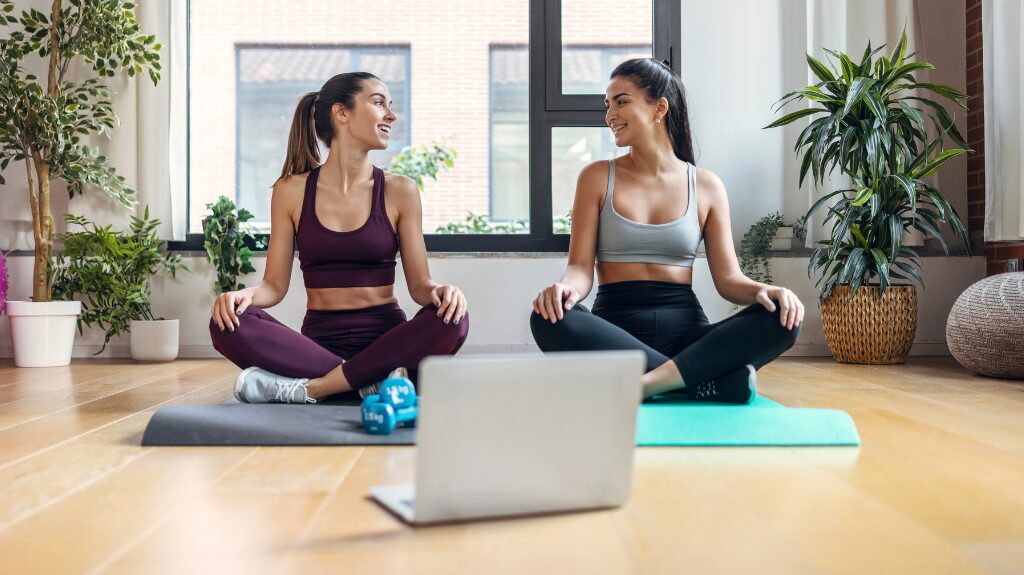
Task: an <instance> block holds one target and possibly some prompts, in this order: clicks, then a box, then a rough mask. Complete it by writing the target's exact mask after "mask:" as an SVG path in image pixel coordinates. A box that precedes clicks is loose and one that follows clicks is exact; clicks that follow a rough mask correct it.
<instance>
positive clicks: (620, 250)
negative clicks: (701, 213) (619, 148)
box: [597, 160, 701, 267]
mask: <svg viewBox="0 0 1024 575" xmlns="http://www.w3.org/2000/svg"><path fill="white" fill-rule="evenodd" d="M686 170H687V172H688V174H689V180H690V185H689V188H690V194H689V195H690V199H689V201H688V202H687V203H686V212H685V213H684V214H683V216H682V217H681V218H679V219H678V220H675V221H672V222H668V223H665V224H642V223H640V222H634V221H633V220H629V219H626V218H625V217H623V216H622V215H620V214H619V213H618V212H616V211H615V204H614V202H613V201H612V198H613V195H614V191H615V160H610V161H609V162H608V192H607V193H606V194H605V199H604V207H602V208H601V216H600V218H599V219H598V226H597V261H599V262H630V263H649V264H668V265H672V266H683V267H693V258H694V257H696V255H697V247H698V246H699V245H700V241H701V230H700V223H699V220H698V219H697V168H696V167H695V166H694V165H693V164H690V163H689V162H687V163H686Z"/></svg>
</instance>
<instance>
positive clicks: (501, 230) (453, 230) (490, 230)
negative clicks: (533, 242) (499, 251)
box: [435, 210, 572, 234]
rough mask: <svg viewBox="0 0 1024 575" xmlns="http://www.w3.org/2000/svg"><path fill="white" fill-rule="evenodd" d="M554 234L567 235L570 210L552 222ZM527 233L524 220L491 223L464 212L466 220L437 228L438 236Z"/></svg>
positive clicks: (484, 218) (485, 218)
mask: <svg viewBox="0 0 1024 575" xmlns="http://www.w3.org/2000/svg"><path fill="white" fill-rule="evenodd" d="M552 224H553V227H554V231H555V233H556V234H568V233H569V232H570V231H571V229H572V210H569V213H567V214H566V215H564V216H559V217H558V218H556V219H555V220H554V221H553V222H552ZM528 231H529V225H528V224H527V222H526V220H520V219H516V218H512V219H511V220H509V221H507V222H497V223H495V222H492V221H490V220H489V219H487V216H484V215H480V214H475V213H473V212H466V219H465V220H463V221H461V222H448V223H447V224H445V225H443V226H438V227H437V231H436V232H435V233H438V234H522V233H526V232H528Z"/></svg>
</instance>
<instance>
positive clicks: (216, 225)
mask: <svg viewBox="0 0 1024 575" xmlns="http://www.w3.org/2000/svg"><path fill="white" fill-rule="evenodd" d="M206 209H208V210H210V214H209V215H208V216H206V217H205V218H203V249H205V250H206V261H208V262H210V263H211V264H213V267H214V268H215V269H216V270H217V281H216V282H215V283H214V285H213V293H214V294H220V293H224V292H229V291H235V290H240V289H242V288H244V287H245V284H244V283H241V282H239V281H238V276H240V275H242V274H247V273H252V272H254V271H256V268H254V267H253V265H252V262H251V259H252V249H251V248H250V247H249V246H250V245H252V246H253V247H255V248H256V249H263V248H264V247H265V244H266V242H265V241H264V240H263V239H258V238H256V237H255V236H253V234H251V233H249V231H248V230H246V229H245V228H244V227H243V226H242V225H241V224H244V223H245V222H248V221H249V220H251V219H252V218H253V215H252V212H250V211H249V210H247V209H245V208H236V206H235V203H234V202H232V201H231V200H229V199H228V198H226V197H225V196H221V197H219V198H217V201H216V202H215V203H212V204H206Z"/></svg>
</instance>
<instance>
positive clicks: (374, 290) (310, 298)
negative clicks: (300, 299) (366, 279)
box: [306, 285, 398, 310]
mask: <svg viewBox="0 0 1024 575" xmlns="http://www.w3.org/2000/svg"><path fill="white" fill-rule="evenodd" d="M306 302H307V303H306V307H307V308H308V309H314V310H342V309H363V308H368V307H374V306H378V305H385V304H392V303H398V298H397V297H395V286H393V285H389V286H374V287H345V288H306Z"/></svg>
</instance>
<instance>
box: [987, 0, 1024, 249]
mask: <svg viewBox="0 0 1024 575" xmlns="http://www.w3.org/2000/svg"><path fill="white" fill-rule="evenodd" d="M981 21H982V24H981V26H982V35H983V36H984V47H983V52H984V69H985V79H984V86H985V241H1011V240H1020V239H1024V100H1022V99H1021V96H1024V74H1022V73H1021V66H1022V65H1024V43H1022V42H1021V38H1020V34H1021V30H1022V29H1024V8H1022V7H1021V4H1020V2H1019V1H1018V0H983V1H982V5H981Z"/></svg>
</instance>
